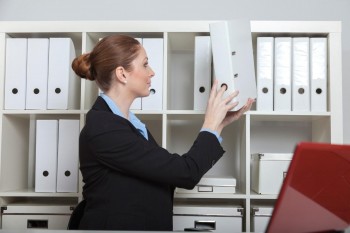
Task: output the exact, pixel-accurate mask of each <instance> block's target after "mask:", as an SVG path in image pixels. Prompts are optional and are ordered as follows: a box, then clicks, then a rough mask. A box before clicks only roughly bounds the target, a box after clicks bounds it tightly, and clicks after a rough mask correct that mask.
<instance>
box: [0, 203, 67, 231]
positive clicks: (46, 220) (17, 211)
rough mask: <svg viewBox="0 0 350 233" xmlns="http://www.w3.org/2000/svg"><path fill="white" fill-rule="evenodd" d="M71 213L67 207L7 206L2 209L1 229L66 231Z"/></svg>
mask: <svg viewBox="0 0 350 233" xmlns="http://www.w3.org/2000/svg"><path fill="white" fill-rule="evenodd" d="M72 211H73V208H72V207H71V206H68V205H64V206H63V205H62V206H49V205H38V206H36V205H35V206H34V205H30V206H28V205H8V206H6V207H2V229H4V230H9V229H15V230H24V229H33V228H34V229H38V228H40V229H52V230H66V229H67V226H68V222H69V218H70V215H71V213H72Z"/></svg>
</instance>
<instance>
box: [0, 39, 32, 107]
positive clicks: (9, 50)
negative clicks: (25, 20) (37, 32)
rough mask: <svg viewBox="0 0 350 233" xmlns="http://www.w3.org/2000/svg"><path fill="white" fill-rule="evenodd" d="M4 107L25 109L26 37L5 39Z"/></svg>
mask: <svg viewBox="0 0 350 233" xmlns="http://www.w3.org/2000/svg"><path fill="white" fill-rule="evenodd" d="M5 59H6V62H5V63H6V64H5V106H4V108H5V109H25V100H26V81H27V39H24V38H7V39H6V55H5Z"/></svg>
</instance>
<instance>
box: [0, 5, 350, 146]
mask: <svg viewBox="0 0 350 233" xmlns="http://www.w3.org/2000/svg"><path fill="white" fill-rule="evenodd" d="M235 18H246V19H250V20H321V21H324V20H339V21H342V50H343V54H342V56H343V64H342V65H343V87H339V88H343V96H344V97H343V105H344V142H345V143H350V104H349V102H348V101H349V99H350V91H349V89H350V78H349V76H350V0H239V1H238V0H176V1H175V0H173V1H169V0H147V1H146V0H124V1H120V0H97V1H92V0H0V20H1V21H6V20H10V21H11V20H20V21H22V20H28V21H32V20H55V21H56V20H230V19H235Z"/></svg>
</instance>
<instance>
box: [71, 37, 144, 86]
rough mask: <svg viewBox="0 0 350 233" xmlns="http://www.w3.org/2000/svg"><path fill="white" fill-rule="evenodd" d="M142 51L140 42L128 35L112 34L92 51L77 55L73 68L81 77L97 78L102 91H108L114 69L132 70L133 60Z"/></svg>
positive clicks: (113, 75)
mask: <svg viewBox="0 0 350 233" xmlns="http://www.w3.org/2000/svg"><path fill="white" fill-rule="evenodd" d="M139 51H140V43H139V42H138V41H137V40H136V39H134V38H132V37H130V36H126V35H112V36H107V37H104V38H103V39H102V40H100V41H99V42H98V43H97V44H96V46H95V47H94V49H93V50H92V51H91V52H90V53H85V54H82V55H80V56H78V57H76V58H75V59H74V60H73V62H72V69H73V70H74V72H75V73H76V74H77V75H78V76H79V77H81V78H85V79H88V80H92V81H93V80H95V81H96V84H97V85H98V86H99V88H100V89H101V90H102V91H108V90H109V88H110V83H111V80H112V78H113V77H115V73H114V70H115V69H116V68H117V67H119V66H121V67H123V68H124V69H125V70H127V71H131V70H132V68H133V67H132V65H131V62H132V61H133V60H134V59H135V58H136V57H137V55H138V53H139Z"/></svg>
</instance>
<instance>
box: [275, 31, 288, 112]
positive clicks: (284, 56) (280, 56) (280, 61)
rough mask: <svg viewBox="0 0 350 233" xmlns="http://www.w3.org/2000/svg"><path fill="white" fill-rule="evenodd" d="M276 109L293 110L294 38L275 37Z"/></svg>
mask: <svg viewBox="0 0 350 233" xmlns="http://www.w3.org/2000/svg"><path fill="white" fill-rule="evenodd" d="M274 81H275V84H274V110H275V111H291V110H292V93H291V84H292V38H291V37H276V38H275V80H274Z"/></svg>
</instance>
